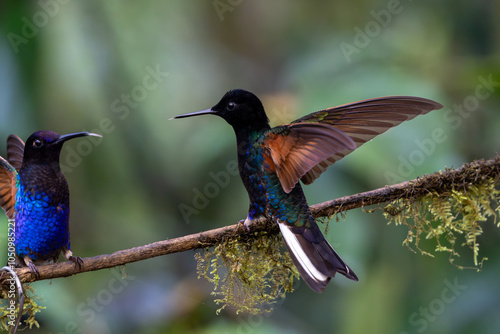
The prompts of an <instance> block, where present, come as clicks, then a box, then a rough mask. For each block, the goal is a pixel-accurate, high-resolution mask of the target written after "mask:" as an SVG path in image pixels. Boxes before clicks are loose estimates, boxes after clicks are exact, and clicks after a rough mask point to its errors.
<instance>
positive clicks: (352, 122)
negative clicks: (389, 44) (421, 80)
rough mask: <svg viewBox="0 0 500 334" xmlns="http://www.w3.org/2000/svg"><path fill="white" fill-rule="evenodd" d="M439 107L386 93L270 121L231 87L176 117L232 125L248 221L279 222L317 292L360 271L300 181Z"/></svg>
mask: <svg viewBox="0 0 500 334" xmlns="http://www.w3.org/2000/svg"><path fill="white" fill-rule="evenodd" d="M441 107H442V106H441V105H440V104H439V103H436V102H434V101H430V100H427V99H422V98H418V97H411V96H390V97H382V98H376V99H371V100H365V101H359V102H354V103H351V104H346V105H342V106H339V107H335V108H329V109H325V110H321V111H318V112H316V113H312V114H310V115H307V116H304V117H302V118H300V119H298V120H296V121H294V122H292V123H290V124H287V125H282V126H278V127H275V128H271V127H270V126H269V120H268V118H267V116H266V113H265V111H264V107H263V106H262V103H261V102H260V100H259V99H258V98H257V97H256V96H255V95H254V94H252V93H250V92H247V91H244V90H241V89H236V90H232V91H229V92H227V93H226V94H225V95H224V96H223V98H222V99H221V100H220V101H219V102H218V103H217V104H216V105H215V106H214V107H212V108H211V109H207V110H203V111H199V112H195V113H188V114H183V115H179V116H176V117H175V118H183V117H191V116H198V115H205V114H212V115H217V116H220V117H222V118H223V119H224V120H226V121H227V122H228V123H229V124H230V125H231V126H232V127H233V130H234V132H235V134H236V140H237V146H238V166H239V172H240V176H241V179H242V180H243V183H244V185H245V188H246V189H247V192H248V196H249V199H250V208H249V210H248V216H247V219H246V221H245V225H247V226H248V224H250V223H251V222H252V220H254V219H255V218H259V217H265V218H268V219H271V220H273V221H274V222H276V223H277V224H278V226H279V227H280V231H281V233H282V235H283V239H284V241H285V245H286V247H287V249H288V251H289V253H290V255H291V257H292V260H293V261H294V263H295V265H296V267H297V269H298V271H299V272H300V274H301V276H302V277H303V278H304V280H305V281H306V283H307V284H308V285H309V286H310V287H311V288H312V289H313V290H314V291H316V292H322V291H323V290H324V288H325V287H326V285H327V284H328V282H329V281H330V279H331V277H333V276H335V274H336V273H340V274H342V275H344V276H346V277H347V278H349V279H352V280H356V281H357V280H358V278H357V276H356V274H354V272H353V271H352V270H351V269H350V268H349V267H348V266H347V265H346V264H345V263H344V261H343V260H342V259H341V258H340V256H339V255H338V254H337V253H336V252H335V250H334V249H333V248H332V246H331V245H330V244H329V243H328V241H327V240H326V239H325V237H324V236H323V234H322V233H321V231H320V229H319V227H318V225H317V224H316V222H315V220H314V217H313V215H312V213H311V211H310V209H309V206H308V204H307V201H306V198H305V196H304V193H303V191H302V187H301V186H300V183H299V180H301V181H302V182H303V183H304V184H310V183H312V182H313V181H314V180H315V179H316V178H317V177H319V175H320V174H321V173H322V172H324V171H325V170H326V168H327V167H328V166H329V165H331V164H333V163H334V162H335V161H337V160H339V159H341V158H343V157H344V156H345V155H347V154H349V153H350V152H352V151H353V150H355V149H356V148H357V147H359V146H361V145H362V144H363V143H365V142H367V141H369V140H371V139H372V138H373V137H375V136H377V135H379V134H381V133H383V132H385V131H386V130H387V129H389V128H391V127H393V126H395V125H398V124H400V123H401V122H403V121H405V120H409V119H412V118H413V117H415V116H417V115H420V114H425V113H427V112H429V111H431V110H434V109H439V108H441Z"/></svg>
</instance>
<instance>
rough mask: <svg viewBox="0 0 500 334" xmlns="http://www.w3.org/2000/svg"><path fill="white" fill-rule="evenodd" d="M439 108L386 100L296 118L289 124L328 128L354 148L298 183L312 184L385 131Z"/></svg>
mask: <svg viewBox="0 0 500 334" xmlns="http://www.w3.org/2000/svg"><path fill="white" fill-rule="evenodd" d="M442 107H443V106H442V105H441V104H439V103H437V102H434V101H432V100H428V99H424V98H419V97H413V96H387V97H380V98H375V99H369V100H363V101H358V102H354V103H349V104H344V105H341V106H338V107H334V108H329V109H324V110H320V111H317V112H315V113H312V114H310V115H307V116H304V117H302V118H299V119H298V120H296V121H294V122H293V123H292V124H300V123H304V122H306V123H307V122H320V123H325V124H330V125H332V126H334V127H335V128H337V129H338V130H340V131H342V132H343V133H345V134H346V135H347V136H349V137H350V138H351V139H352V141H353V142H354V143H355V147H354V148H346V149H344V150H340V151H338V152H335V153H333V154H332V155H331V156H329V157H327V158H325V159H324V160H322V161H320V162H319V163H318V164H317V165H316V166H315V167H313V168H311V169H310V170H309V171H308V172H307V173H306V174H305V175H304V176H303V177H302V178H301V180H302V182H304V184H310V183H312V182H313V181H314V180H315V179H316V178H318V177H319V176H320V175H321V173H323V172H324V171H325V170H326V169H327V168H328V166H330V165H332V164H333V163H335V162H336V161H338V160H340V159H342V158H343V157H345V156H346V155H347V154H349V153H351V152H352V151H353V150H355V149H356V148H358V147H359V146H361V145H363V144H364V143H366V142H367V141H370V140H371V139H373V138H374V137H376V136H378V135H379V134H382V133H384V132H385V131H387V130H388V129H390V128H392V127H394V126H396V125H398V124H400V123H402V122H404V121H408V120H411V119H413V118H415V117H416V116H418V115H424V114H426V113H428V112H430V111H431V110H436V109H441V108H442Z"/></svg>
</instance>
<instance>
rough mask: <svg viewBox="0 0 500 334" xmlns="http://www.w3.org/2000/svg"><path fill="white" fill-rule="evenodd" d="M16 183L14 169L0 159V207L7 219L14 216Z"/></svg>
mask: <svg viewBox="0 0 500 334" xmlns="http://www.w3.org/2000/svg"><path fill="white" fill-rule="evenodd" d="M16 181H17V171H16V169H15V168H14V167H12V165H11V164H9V163H8V162H7V160H5V159H4V158H2V157H0V206H1V207H2V209H4V211H5V214H6V215H7V218H9V219H13V218H14V215H15V205H16Z"/></svg>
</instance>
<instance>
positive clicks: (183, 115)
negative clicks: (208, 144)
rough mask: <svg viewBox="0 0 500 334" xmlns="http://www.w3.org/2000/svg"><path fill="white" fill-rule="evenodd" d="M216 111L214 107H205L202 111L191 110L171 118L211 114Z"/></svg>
mask: <svg viewBox="0 0 500 334" xmlns="http://www.w3.org/2000/svg"><path fill="white" fill-rule="evenodd" d="M215 113H216V112H215V111H213V110H212V109H205V110H201V111H195V112H190V113H187V114H182V115H177V116H174V117H172V118H171V119H176V118H186V117H192V116H199V115H210V114H212V115H213V114H215Z"/></svg>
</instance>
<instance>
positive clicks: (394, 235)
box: [0, 0, 500, 334]
mask: <svg viewBox="0 0 500 334" xmlns="http://www.w3.org/2000/svg"><path fill="white" fill-rule="evenodd" d="M221 3H222V4H225V5H226V7H224V6H220V4H221ZM216 5H217V6H216ZM221 8H224V9H225V10H223V9H221ZM499 15H500V3H499V2H498V1H493V0H485V1H477V2H471V1H464V0H458V1H451V0H445V1H441V2H436V1H418V2H415V1H402V2H397V1H377V0H372V1H368V0H362V1H357V2H346V1H328V2H321V3H319V2H310V1H304V0H297V1H284V0H279V1H273V2H268V1H263V0H256V1H226V0H217V1H206V2H200V1H163V2H160V1H152V0H146V1H136V2H133V1H117V0H110V1H95V0H89V1H63V0H39V1H13V0H6V1H2V2H1V3H0V32H1V35H2V36H3V38H1V39H0V69H1V75H0V119H2V122H0V140H2V138H3V139H4V140H5V139H6V138H7V136H8V135H9V134H11V133H16V134H18V135H19V136H20V137H21V138H24V139H25V138H27V137H28V136H29V135H30V134H31V133H33V132H34V131H36V130H39V129H47V130H53V131H56V132H58V133H69V132H75V131H81V130H88V131H94V132H99V133H102V134H103V135H104V138H103V140H102V141H99V142H95V143H94V142H91V143H90V144H91V145H90V146H89V145H88V142H87V141H85V140H84V139H82V140H80V141H75V142H72V143H68V144H66V145H65V146H64V149H63V153H62V157H61V163H62V164H64V165H65V166H67V167H68V168H67V170H66V172H65V175H66V178H67V179H68V182H69V185H70V189H71V195H72V196H71V206H72V208H71V218H70V225H71V242H72V250H73V252H74V253H75V255H78V256H81V257H88V256H95V255H98V254H105V253H111V252H113V251H116V250H119V249H124V248H129V247H133V246H138V245H143V244H146V243H149V242H152V241H157V240H161V239H166V238H171V237H176V236H182V235H185V234H189V233H194V232H199V231H202V230H206V229H209V228H213V227H219V226H223V225H227V224H230V223H234V222H235V221H237V220H239V219H242V218H244V217H245V216H246V214H247V210H248V196H247V194H246V192H245V190H244V188H243V186H242V184H241V181H240V180H239V177H238V176H237V175H234V173H231V171H230V168H229V166H231V164H230V163H231V162H234V160H235V159H236V149H235V139H234V134H233V133H232V131H231V129H230V128H229V127H228V126H227V124H225V123H224V122H223V121H221V120H220V119H216V118H209V117H208V116H207V118H204V119H192V120H175V121H168V119H169V118H171V117H172V116H174V115H176V114H180V113H185V112H189V111H196V110H201V109H206V108H209V107H211V106H213V105H214V104H215V103H216V102H217V101H218V100H219V99H220V97H221V96H222V95H223V94H224V92H225V91H227V90H229V89H232V88H243V89H247V90H249V91H252V92H254V93H256V94H257V95H258V96H260V97H261V98H262V101H263V103H264V106H265V107H266V110H267V112H268V113H269V117H270V118H271V119H272V120H273V125H277V124H279V123H285V122H289V121H291V120H293V119H296V118H298V117H300V116H303V115H305V114H307V113H310V112H314V111H316V110H321V109H323V108H326V107H331V106H335V105H339V104H343V103H348V102H352V101H356V100H361V99H366V98H371V97H376V96H383V95H415V96H421V97H425V98H430V99H434V100H436V101H438V102H440V103H442V104H443V105H445V108H444V109H443V110H439V111H434V112H432V113H430V114H428V115H425V116H422V117H418V118H416V119H415V120H413V121H411V122H408V123H404V124H402V125H400V126H399V127H397V128H395V129H393V130H390V131H388V132H387V133H385V134H383V135H382V136H380V137H379V138H376V139H374V140H373V141H372V142H370V143H367V144H365V145H363V147H361V148H360V149H358V150H356V152H354V153H352V154H350V155H349V156H348V157H346V158H345V159H343V160H341V161H339V162H338V163H336V164H335V165H334V166H332V167H330V169H329V171H327V172H326V173H324V174H323V175H322V176H321V179H320V180H318V181H316V182H315V183H314V184H312V185H311V186H308V187H305V189H304V190H305V192H306V196H307V198H308V201H309V202H310V203H311V204H313V203H317V202H322V201H325V200H328V199H332V198H336V197H340V196H344V195H349V194H353V193H357V192H361V191H367V190H371V189H373V188H378V187H381V186H384V185H385V184H390V183H393V182H396V180H399V181H400V180H409V179H413V178H415V177H417V176H419V175H423V174H425V173H432V172H435V171H437V170H443V169H444V167H452V166H455V167H457V166H460V165H461V164H462V163H464V162H468V161H472V160H474V159H478V158H491V157H493V156H494V155H495V153H496V152H497V151H498V144H499V142H500V132H499V131H498V129H499V127H500V114H499V112H498V110H499V109H500V94H499V93H500V90H499V89H498V88H499V85H498V83H499V82H500V57H499V56H500V23H499V22H500V20H499ZM346 45H349V46H350V48H349V47H348V50H351V51H352V50H355V51H354V52H353V53H351V54H349V53H346V52H345V50H346V49H345V47H346ZM342 46H343V47H344V48H342ZM436 133H438V134H440V135H439V136H437V137H436V136H435V134H436ZM89 147H91V149H88V148H89ZM0 154H1V155H3V156H5V154H6V152H5V148H2V147H1V146H0ZM220 172H225V173H227V174H228V175H229V176H230V177H229V182H227V183H224V184H222V183H217V182H216V181H215V180H214V179H213V177H212V176H213V175H216V174H217V173H220ZM399 181H398V182H399ZM213 184H214V185H216V187H214V186H213ZM214 189H216V190H217V191H216V192H214V193H211V192H210V190H214ZM200 194H201V195H200ZM203 198H204V199H205V201H202V199H203ZM182 203H184V204H186V205H189V206H192V207H195V208H196V206H198V208H196V209H197V210H198V213H197V214H195V215H192V216H189V217H187V218H186V217H184V216H183V215H182V214H181V211H180V210H179V205H180V204H182ZM488 219H489V220H490V221H492V217H490V218H488ZM5 221H6V219H5ZM5 226H7V224H5ZM498 230H499V229H498V228H496V227H495V226H494V225H493V224H484V226H483V231H484V233H483V234H482V235H481V236H478V242H479V243H480V244H481V253H482V256H484V257H488V259H489V260H488V261H487V262H485V264H484V266H483V269H482V271H481V272H479V273H477V272H475V271H472V270H469V271H468V270H465V271H460V270H457V269H456V267H454V266H451V265H449V263H448V259H447V254H445V253H443V254H439V253H437V254H436V255H435V258H434V259H430V258H429V257H425V256H420V255H419V254H414V253H412V252H409V251H407V249H406V248H405V247H402V246H401V243H400V240H403V239H404V238H405V237H406V233H405V231H404V230H403V229H400V228H394V227H392V226H387V225H386V221H385V219H384V217H383V215H382V214H381V213H380V212H374V213H372V214H368V213H365V212H363V211H362V210H354V211H350V212H349V213H347V215H346V222H342V223H336V222H331V223H330V233H329V234H328V236H327V237H328V239H329V240H330V242H331V243H332V245H333V246H334V247H335V249H336V250H337V251H338V252H339V254H340V255H341V256H342V258H343V259H344V260H345V261H346V262H347V263H348V264H349V266H350V267H352V268H353V270H354V271H355V272H356V273H357V274H358V277H359V278H360V281H359V282H358V283H354V282H350V281H348V280H346V279H344V278H343V277H336V278H335V279H333V280H332V282H331V283H330V286H329V287H328V288H327V289H326V290H325V292H324V293H323V294H321V295H318V294H316V293H314V292H313V291H311V290H310V289H309V288H308V287H307V286H306V285H305V284H299V286H297V287H295V292H294V293H292V294H287V297H286V299H284V300H282V302H280V303H279V305H276V307H275V308H274V311H273V312H271V313H267V314H265V315H250V314H245V313H242V314H239V315H235V314H234V312H229V311H226V310H224V311H222V312H221V314H220V315H218V316H217V315H215V310H216V309H217V308H218V306H217V305H215V304H214V302H213V297H212V296H211V295H210V293H211V291H212V287H211V286H210V284H208V283H206V282H205V281H204V280H197V279H196V276H197V274H196V261H195V260H194V259H193V254H192V253H186V254H177V255H172V256H166V257H161V258H157V259H151V260H148V261H143V262H140V263H134V264H130V265H128V266H127V268H126V269H127V271H128V278H127V279H119V280H118V278H116V277H115V275H114V271H113V270H101V271H98V272H92V273H85V274H82V275H77V276H74V277H68V278H64V279H57V280H52V281H50V282H48V281H41V282H36V283H35V284H33V287H34V289H35V290H36V291H37V294H38V295H39V296H40V298H41V300H43V302H40V304H41V306H44V307H46V309H45V310H44V311H43V312H41V313H39V314H38V315H39V317H38V315H37V319H38V321H39V323H40V329H39V330H32V332H35V333H103V334H105V333H139V332H140V333H145V334H148V333H215V332H217V333H221V332H222V333H226V332H227V333H233V332H240V333H285V332H286V333H312V332H323V333H331V332H336V333H343V334H344V333H345V334H357V333H367V332H369V333H384V334H385V333H396V334H403V333H417V332H419V333H421V332H428V333H457V334H463V333H478V332H480V333H498V332H499V331H500V318H499V317H498V316H497V314H498V311H499V310H500V300H499V299H498V298H497V296H498V295H500V285H498V273H499V268H500V251H499V249H498V238H499V237H500V232H499V231H498ZM6 234H7V231H6V228H5V232H3V234H0V249H6V247H5V246H2V245H6ZM5 256H6V254H2V253H0V261H3V262H4V263H5V262H6V260H5V259H6V257H5ZM461 260H464V261H468V260H469V259H461ZM470 260H471V261H472V260H473V257H472V256H471V258H470ZM446 282H448V283H449V282H451V283H453V282H458V283H457V284H459V286H465V287H466V288H465V289H462V290H457V289H456V290H457V291H458V292H457V293H456V294H451V295H449V291H448V290H450V288H449V286H448V285H447V284H448V283H446ZM299 283H301V281H299ZM445 289H448V290H445ZM443 291H448V292H445V293H444V296H448V297H450V296H453V297H454V298H447V299H446V300H443V299H442V296H443ZM422 310H424V311H422Z"/></svg>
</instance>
